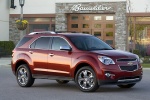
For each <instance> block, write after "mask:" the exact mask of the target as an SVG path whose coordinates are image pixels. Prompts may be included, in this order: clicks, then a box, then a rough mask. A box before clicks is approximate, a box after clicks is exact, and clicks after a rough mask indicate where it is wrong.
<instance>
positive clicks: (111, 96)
mask: <svg viewBox="0 0 150 100" xmlns="http://www.w3.org/2000/svg"><path fill="white" fill-rule="evenodd" d="M149 76H150V70H149V69H144V75H143V79H142V81H141V82H140V83H138V84H136V85H135V86H134V87H133V88H131V89H121V88H118V87H117V86H101V87H100V88H99V89H98V90H97V91H96V92H92V93H84V92H81V91H80V90H79V89H78V88H77V86H76V85H75V83H74V82H69V83H68V84H65V85H60V84H58V83H57V82H56V81H55V80H44V79H37V80H35V83H34V85H33V86H32V87H29V88H22V87H20V86H19V85H18V84H17V81H16V79H15V76H14V75H13V73H12V71H11V67H10V65H4V64H1V65H0V100H149V98H150V95H149V94H150V78H149Z"/></svg>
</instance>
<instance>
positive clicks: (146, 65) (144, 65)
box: [141, 63, 150, 68]
mask: <svg viewBox="0 0 150 100" xmlns="http://www.w3.org/2000/svg"><path fill="white" fill-rule="evenodd" d="M141 65H142V66H143V68H150V63H142V64H141Z"/></svg>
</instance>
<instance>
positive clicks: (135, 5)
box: [127, 0, 150, 12]
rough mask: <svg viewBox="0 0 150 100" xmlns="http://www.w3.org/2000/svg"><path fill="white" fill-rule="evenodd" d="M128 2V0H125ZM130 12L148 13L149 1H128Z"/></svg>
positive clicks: (149, 8)
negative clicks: (129, 2)
mask: <svg viewBox="0 0 150 100" xmlns="http://www.w3.org/2000/svg"><path fill="white" fill-rule="evenodd" d="M127 1H128V0H127ZM130 1H131V6H132V7H131V9H132V10H131V12H143V11H144V12H150V0H130Z"/></svg>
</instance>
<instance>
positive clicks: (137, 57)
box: [136, 55, 142, 63]
mask: <svg viewBox="0 0 150 100" xmlns="http://www.w3.org/2000/svg"><path fill="white" fill-rule="evenodd" d="M136 59H137V61H138V62H139V63H142V61H141V60H140V58H139V56H138V55H136Z"/></svg>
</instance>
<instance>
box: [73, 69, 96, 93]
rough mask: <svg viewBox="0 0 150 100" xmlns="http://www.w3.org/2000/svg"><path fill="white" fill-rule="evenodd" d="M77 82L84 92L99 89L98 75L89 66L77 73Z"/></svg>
mask: <svg viewBox="0 0 150 100" xmlns="http://www.w3.org/2000/svg"><path fill="white" fill-rule="evenodd" d="M75 82H76V84H77V86H78V87H79V88H80V90H81V91H83V92H93V91H96V90H97V89H98V82H97V78H96V74H95V72H94V70H93V69H92V68H90V67H89V66H86V67H82V68H80V69H79V70H78V71H77V73H76V76H75Z"/></svg>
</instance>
